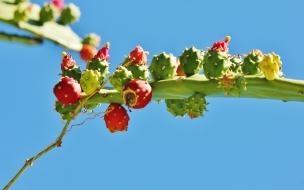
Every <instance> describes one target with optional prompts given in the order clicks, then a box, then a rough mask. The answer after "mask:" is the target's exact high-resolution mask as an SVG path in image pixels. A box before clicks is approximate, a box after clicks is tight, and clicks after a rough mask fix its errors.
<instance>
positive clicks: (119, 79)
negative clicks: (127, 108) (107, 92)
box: [110, 66, 133, 92]
mask: <svg viewBox="0 0 304 190" xmlns="http://www.w3.org/2000/svg"><path fill="white" fill-rule="evenodd" d="M132 79H133V75H132V72H131V71H129V70H128V69H126V68H125V67H124V66H119V67H117V68H116V71H115V72H114V73H113V75H112V76H111V78H110V83H111V85H112V86H113V87H114V88H115V89H116V90H117V91H118V92H122V90H123V88H124V86H125V85H126V84H127V83H128V82H130V81H131V80H132Z"/></svg>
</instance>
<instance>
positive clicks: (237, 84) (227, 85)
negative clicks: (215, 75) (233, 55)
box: [218, 72, 247, 96]
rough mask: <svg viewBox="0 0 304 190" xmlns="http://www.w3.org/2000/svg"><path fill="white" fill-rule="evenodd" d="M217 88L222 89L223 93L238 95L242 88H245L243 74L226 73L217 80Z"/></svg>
mask: <svg viewBox="0 0 304 190" xmlns="http://www.w3.org/2000/svg"><path fill="white" fill-rule="evenodd" d="M218 84H219V86H218V88H222V89H223V90H224V95H225V96H226V95H227V94H230V95H232V96H240V94H241V92H242V91H243V90H247V88H246V81H245V78H244V76H243V75H241V74H236V73H233V72H230V73H227V74H226V75H224V76H223V78H222V79H220V81H219V82H218Z"/></svg>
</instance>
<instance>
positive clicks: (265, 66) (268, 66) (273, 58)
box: [259, 52, 283, 80]
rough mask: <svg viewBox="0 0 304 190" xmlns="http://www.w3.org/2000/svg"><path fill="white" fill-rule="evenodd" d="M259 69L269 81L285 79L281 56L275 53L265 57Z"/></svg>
mask: <svg viewBox="0 0 304 190" xmlns="http://www.w3.org/2000/svg"><path fill="white" fill-rule="evenodd" d="M259 68H260V69H261V70H262V72H263V73H264V75H265V77H266V79H267V80H274V79H275V78H278V77H283V73H282V72H281V69H282V62H281V59H280V56H279V55H277V54H275V53H274V52H273V53H271V54H270V53H269V54H265V55H264V57H263V60H262V61H261V62H260V63H259Z"/></svg>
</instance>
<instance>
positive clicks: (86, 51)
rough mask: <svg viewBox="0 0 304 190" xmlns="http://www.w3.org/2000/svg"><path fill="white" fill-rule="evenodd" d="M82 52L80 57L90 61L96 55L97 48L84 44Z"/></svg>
mask: <svg viewBox="0 0 304 190" xmlns="http://www.w3.org/2000/svg"><path fill="white" fill-rule="evenodd" d="M79 53H80V57H81V59H82V60H84V61H85V62H88V61H90V60H91V59H92V58H93V57H94V55H95V54H96V53H97V50H96V49H95V48H94V46H92V45H89V44H83V46H82V49H81V51H80V52H79Z"/></svg>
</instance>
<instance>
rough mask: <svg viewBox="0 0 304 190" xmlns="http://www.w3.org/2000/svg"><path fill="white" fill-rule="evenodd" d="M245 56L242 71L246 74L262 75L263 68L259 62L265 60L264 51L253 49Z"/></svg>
mask: <svg viewBox="0 0 304 190" xmlns="http://www.w3.org/2000/svg"><path fill="white" fill-rule="evenodd" d="M243 56H244V62H243V64H242V71H243V73H244V75H260V74H262V73H261V70H260V68H259V64H260V63H261V61H262V60H263V53H262V52H261V51H260V50H254V49H253V50H252V51H251V52H249V53H248V54H247V55H245V54H244V55H243Z"/></svg>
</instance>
